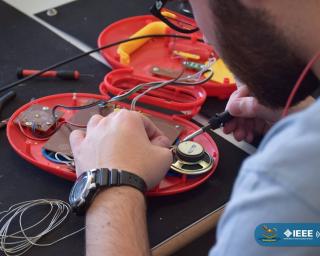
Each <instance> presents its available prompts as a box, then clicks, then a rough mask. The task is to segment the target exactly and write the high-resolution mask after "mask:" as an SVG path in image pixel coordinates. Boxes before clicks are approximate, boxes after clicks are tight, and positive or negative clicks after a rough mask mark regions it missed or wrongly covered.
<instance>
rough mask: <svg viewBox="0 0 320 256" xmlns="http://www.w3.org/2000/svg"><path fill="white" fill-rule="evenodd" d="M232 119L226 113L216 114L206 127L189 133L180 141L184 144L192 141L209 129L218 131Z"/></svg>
mask: <svg viewBox="0 0 320 256" xmlns="http://www.w3.org/2000/svg"><path fill="white" fill-rule="evenodd" d="M232 119H233V116H232V115H231V114H230V113H229V112H228V111H224V112H222V113H217V114H215V115H214V116H213V117H211V118H210V119H209V121H208V123H207V124H206V125H204V126H202V127H201V128H200V129H199V130H197V131H195V132H194V133H191V134H190V135H188V136H187V137H185V138H184V139H183V140H182V141H183V142H184V141H189V140H192V139H193V138H194V137H196V136H198V135H200V134H202V133H204V132H206V131H208V130H210V129H213V130H215V129H218V128H220V127H221V126H223V125H224V124H225V123H227V122H229V121H230V120H232Z"/></svg>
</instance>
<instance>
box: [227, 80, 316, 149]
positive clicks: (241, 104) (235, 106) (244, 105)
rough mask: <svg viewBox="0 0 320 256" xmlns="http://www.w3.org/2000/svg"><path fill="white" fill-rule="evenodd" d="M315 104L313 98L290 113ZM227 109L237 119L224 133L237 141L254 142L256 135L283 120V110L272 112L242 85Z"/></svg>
mask: <svg viewBox="0 0 320 256" xmlns="http://www.w3.org/2000/svg"><path fill="white" fill-rule="evenodd" d="M313 102H314V99H313V98H312V97H308V98H306V99H305V100H304V101H302V102H301V103H299V104H298V105H296V106H294V107H292V108H290V111H289V113H294V112H297V111H300V110H302V109H304V108H306V107H308V106H309V105H311V104H312V103H313ZM226 109H227V110H228V111H229V112H230V114H231V115H233V116H235V117H236V118H234V119H232V120H231V121H230V122H228V123H226V124H225V126H224V128H223V131H224V132H225V133H227V134H229V133H231V132H233V136H234V138H235V139H236V140H238V141H241V140H245V141H247V142H249V143H250V142H252V141H253V139H254V137H255V136H256V135H262V134H265V133H266V132H267V131H268V130H269V129H270V127H271V126H272V125H273V124H274V123H275V122H277V121H278V120H279V119H280V118H281V113H282V110H271V109H269V108H267V107H265V106H263V105H261V104H260V103H259V102H258V101H257V99H256V98H254V97H252V96H250V92H249V90H248V88H247V86H245V85H241V86H240V87H239V88H238V90H236V91H235V92H234V93H233V94H232V95H231V96H230V99H229V101H228V104H227V107H226Z"/></svg>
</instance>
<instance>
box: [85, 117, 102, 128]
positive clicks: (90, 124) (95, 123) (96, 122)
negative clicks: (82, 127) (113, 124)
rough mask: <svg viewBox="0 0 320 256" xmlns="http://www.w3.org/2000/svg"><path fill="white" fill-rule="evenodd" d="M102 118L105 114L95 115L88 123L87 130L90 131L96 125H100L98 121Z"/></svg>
mask: <svg viewBox="0 0 320 256" xmlns="http://www.w3.org/2000/svg"><path fill="white" fill-rule="evenodd" d="M101 119H103V116H101V115H93V116H92V117H91V118H90V120H89V122H88V124H87V130H88V131H89V130H91V129H92V128H94V127H96V126H97V125H98V123H99V122H100V121H101Z"/></svg>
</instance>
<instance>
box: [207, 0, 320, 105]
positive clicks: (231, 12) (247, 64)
mask: <svg viewBox="0 0 320 256" xmlns="http://www.w3.org/2000/svg"><path fill="white" fill-rule="evenodd" d="M209 2H210V7H211V10H212V12H213V17H214V24H215V27H216V31H215V32H216V38H217V45H216V46H214V47H216V49H217V50H218V52H219V54H220V56H221V58H222V59H223V60H224V61H225V63H226V64H227V66H228V67H229V68H230V70H231V71H232V72H233V73H234V75H235V76H236V77H237V79H239V80H240V81H241V82H243V83H244V84H246V85H247V86H248V88H249V90H250V91H251V93H252V94H253V96H255V97H256V98H257V100H258V101H259V102H260V103H261V104H263V105H265V106H267V107H270V108H272V109H279V108H282V107H284V105H285V103H286V101H287V99H288V96H289V94H290V92H291V90H292V88H293V86H294V84H295V82H296V81H297V79H298V78H299V76H300V74H301V72H302V70H303V69H304V67H305V65H306V63H305V62H304V61H303V60H301V59H300V58H299V57H298V56H297V55H296V54H295V51H294V50H293V49H292V48H293V47H292V46H290V44H289V43H288V41H287V40H286V38H285V36H284V33H281V31H279V30H278V29H277V28H276V27H275V26H274V25H272V22H271V21H270V19H271V17H270V16H269V15H268V14H267V13H266V12H265V11H262V10H257V9H252V10H250V9H249V8H246V7H245V6H243V5H242V4H241V3H240V1H239V0H234V1H230V0H209ZM318 83H319V81H318V79H317V77H316V76H315V75H314V74H313V73H312V72H309V74H308V75H307V76H306V78H305V79H304V81H303V82H302V84H301V86H300V88H299V90H298V92H297V94H296V95H295V97H294V99H293V104H296V103H298V102H300V101H301V100H304V99H305V98H306V97H307V96H308V95H310V94H311V93H312V92H314V91H315V89H316V88H317V87H318V85H319V84H318Z"/></svg>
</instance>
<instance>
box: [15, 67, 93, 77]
mask: <svg viewBox="0 0 320 256" xmlns="http://www.w3.org/2000/svg"><path fill="white" fill-rule="evenodd" d="M37 72H39V70H35V69H22V68H18V69H17V77H18V78H19V79H20V78H23V77H26V76H31V75H34V74H35V73H37ZM81 76H90V77H93V75H91V74H80V72H79V71H78V70H74V71H72V70H61V71H55V70H50V71H47V72H45V73H43V74H41V75H40V77H50V78H52V77H53V78H54V77H57V78H60V79H64V80H78V79H79V78H80V77H81Z"/></svg>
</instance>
